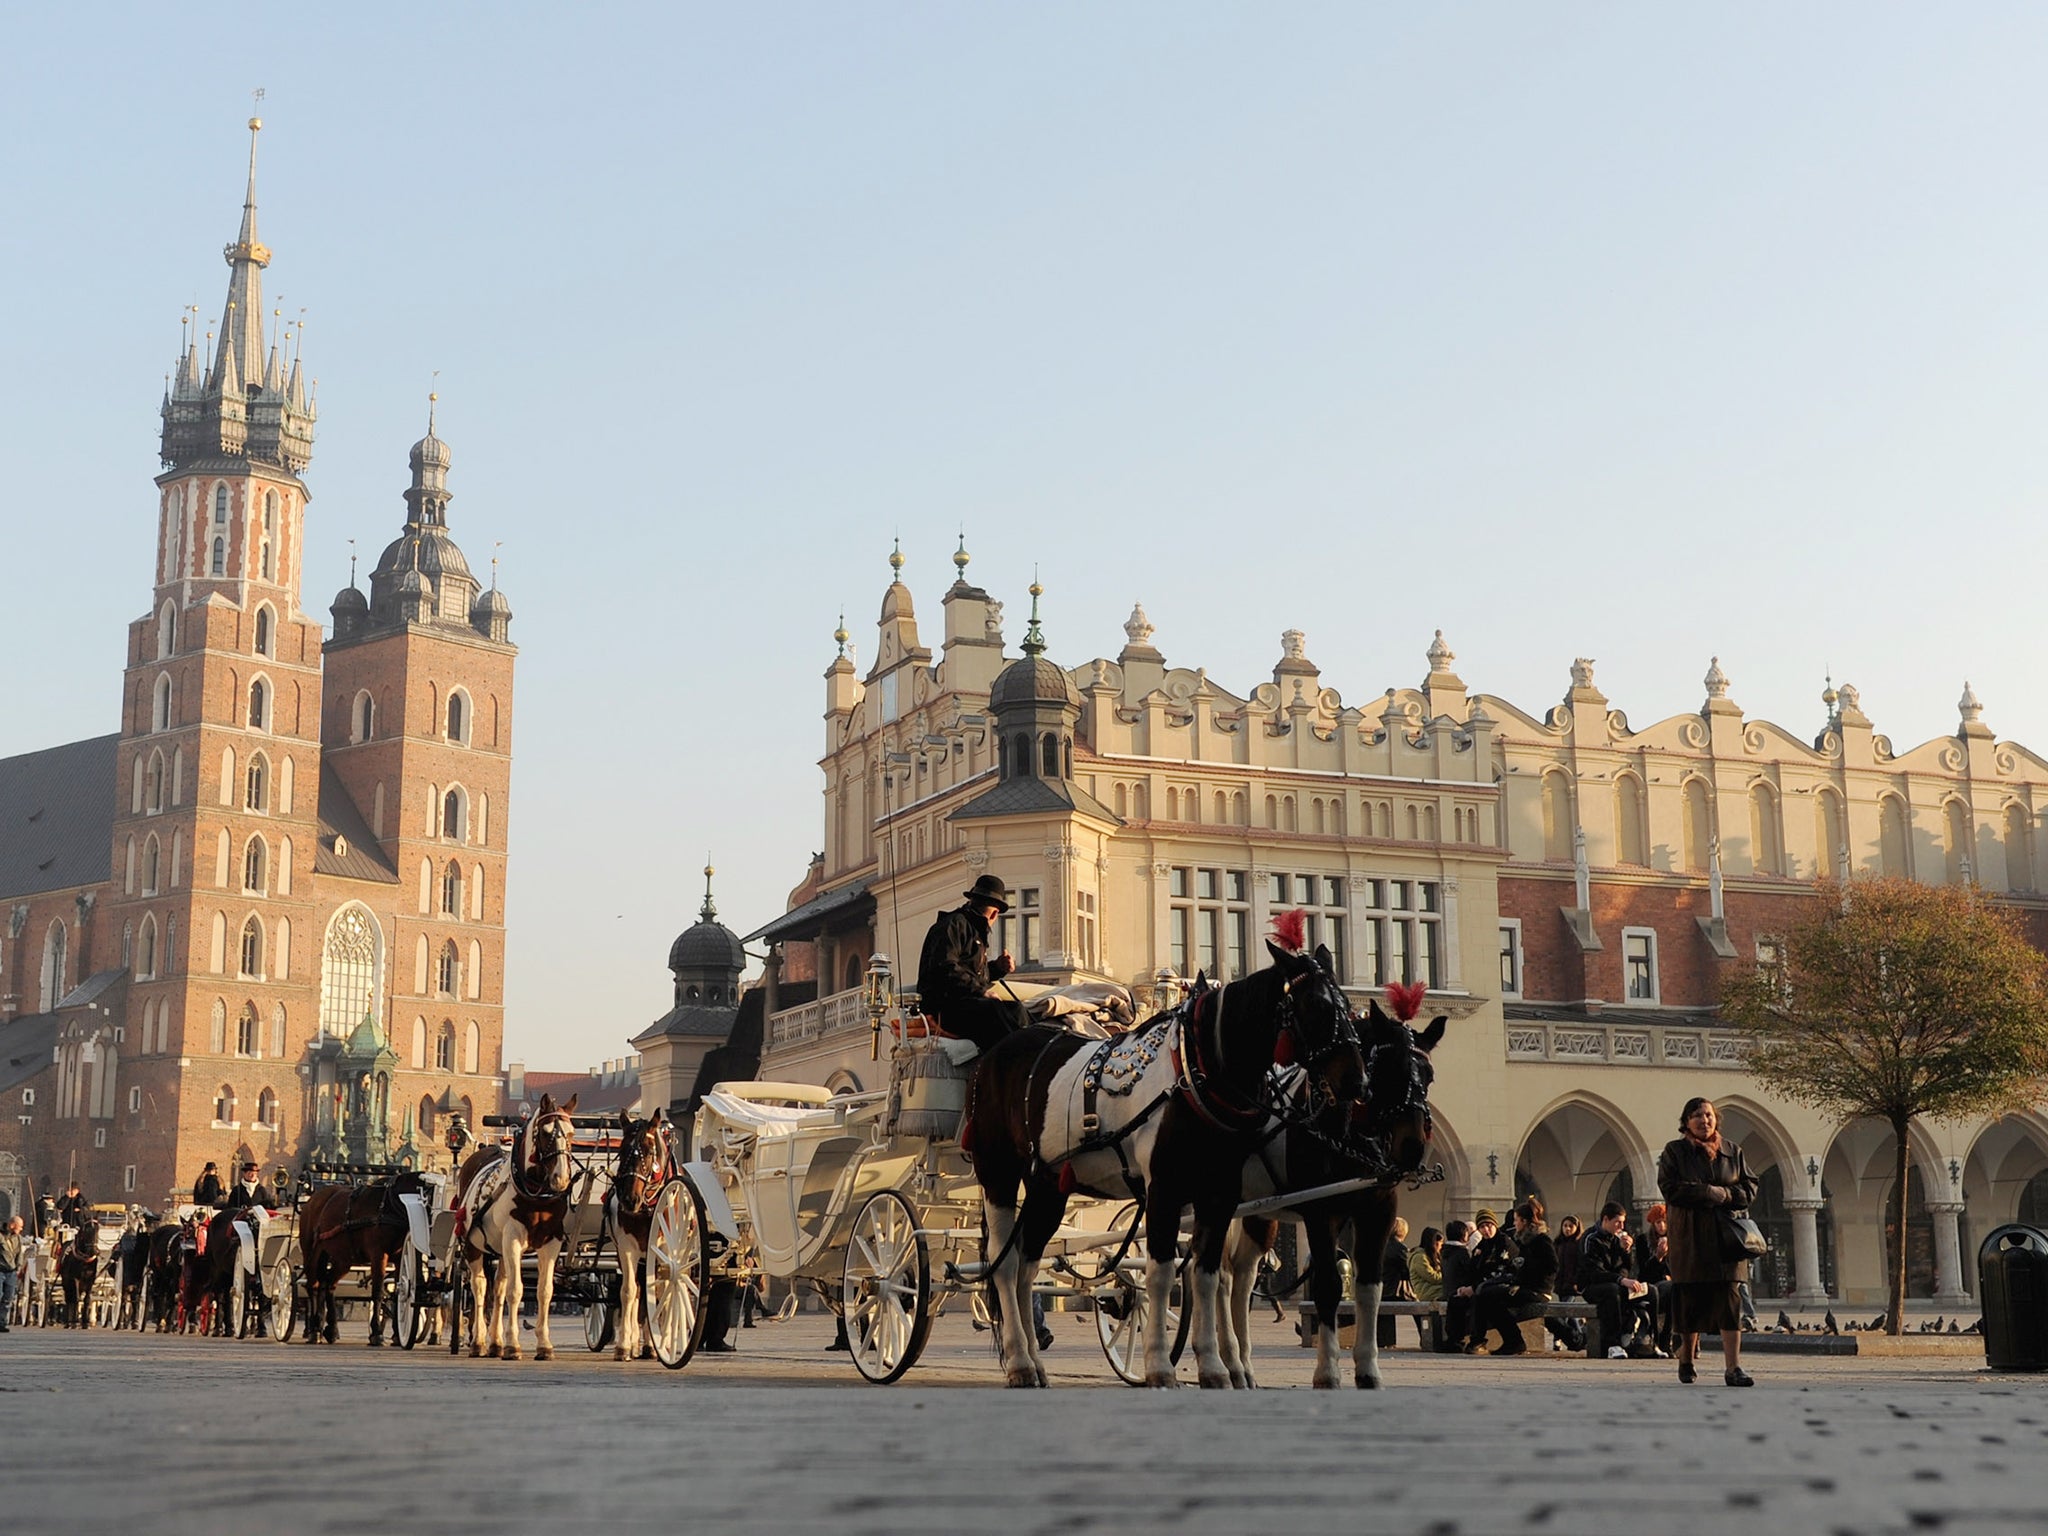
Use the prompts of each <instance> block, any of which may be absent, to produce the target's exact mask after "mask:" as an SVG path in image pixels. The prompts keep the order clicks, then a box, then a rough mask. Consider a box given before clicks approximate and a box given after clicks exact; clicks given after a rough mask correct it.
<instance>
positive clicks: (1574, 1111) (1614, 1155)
mask: <svg viewBox="0 0 2048 1536" xmlns="http://www.w3.org/2000/svg"><path fill="white" fill-rule="evenodd" d="M1645 1156H1646V1153H1645V1150H1644V1148H1643V1147H1642V1145H1641V1143H1640V1142H1639V1141H1638V1140H1637V1139H1636V1137H1635V1134H1634V1132H1633V1130H1632V1129H1631V1128H1630V1127H1628V1125H1627V1123H1626V1122H1625V1121H1624V1120H1623V1119H1622V1117H1621V1116H1620V1115H1618V1114H1616V1113H1614V1112H1612V1111H1610V1110H1608V1109H1607V1108H1606V1106H1604V1105H1600V1104H1596V1103H1594V1102H1593V1101H1591V1100H1588V1099H1583V1098H1573V1099H1567V1100H1565V1101H1564V1102H1563V1103H1561V1104H1559V1105H1558V1106H1557V1107H1556V1108H1554V1109H1552V1110H1550V1111H1549V1112H1548V1113H1547V1114H1545V1115H1544V1116H1543V1118H1542V1119H1540V1120H1538V1121H1537V1122H1536V1124H1535V1125H1534V1126H1533V1127H1531V1128H1530V1131H1529V1134H1528V1136H1527V1137H1525V1138H1524V1140H1523V1142H1522V1146H1521V1150H1520V1151H1519V1152H1517V1153H1516V1155H1515V1182H1514V1190H1515V1198H1516V1199H1517V1200H1520V1199H1524V1198H1526V1197H1527V1196H1529V1195H1536V1196H1538V1197H1540V1198H1541V1199H1542V1201H1543V1204H1544V1206H1545V1208H1546V1209H1547V1210H1548V1212H1549V1218H1550V1225H1551V1226H1552V1228H1555V1227H1556V1226H1557V1223H1558V1222H1559V1220H1560V1219H1561V1218H1563V1217H1565V1216H1576V1217H1578V1218H1579V1220H1580V1222H1581V1223H1582V1224H1585V1225H1591V1224H1592V1222H1594V1221H1597V1220H1598V1219H1599V1215H1600V1207H1601V1205H1602V1204H1603V1203H1604V1202H1605V1201H1607V1200H1610V1199H1617V1198H1618V1199H1621V1200H1623V1202H1624V1203H1625V1204H1627V1205H1628V1207H1629V1212H1630V1215H1631V1217H1640V1215H1641V1212H1640V1210H1639V1209H1638V1208H1637V1206H1636V1205H1635V1203H1634V1194H1635V1189H1634V1183H1635V1179H1634V1172H1633V1170H1634V1169H1635V1167H1636V1166H1638V1165H1639V1164H1640V1163H1642V1161H1643V1159H1644V1157H1645ZM1617 1187H1619V1188H1620V1190H1621V1194H1619V1195H1617V1194H1615V1193H1614V1191H1615V1190H1616V1188H1617Z"/></svg>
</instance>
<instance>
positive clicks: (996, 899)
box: [960, 875, 1010, 912]
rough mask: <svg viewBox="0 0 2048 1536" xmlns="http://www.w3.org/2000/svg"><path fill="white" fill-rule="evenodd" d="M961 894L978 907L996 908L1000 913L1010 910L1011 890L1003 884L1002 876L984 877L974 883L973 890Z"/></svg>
mask: <svg viewBox="0 0 2048 1536" xmlns="http://www.w3.org/2000/svg"><path fill="white" fill-rule="evenodd" d="M960 894H961V895H963V896H965V897H966V898H967V899H968V900H969V901H971V902H973V903H974V905H976V906H977V907H994V908H995V909H996V910H997V911H998V912H1007V911H1009V910H1010V888H1009V887H1008V886H1007V885H1005V884H1003V877H1002V876H1001V875H983V876H982V877H981V878H980V879H978V880H976V881H975V882H974V889H973V890H971V891H962V892H961V893H960Z"/></svg>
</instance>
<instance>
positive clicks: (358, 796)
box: [0, 119, 517, 1209]
mask: <svg viewBox="0 0 2048 1536" xmlns="http://www.w3.org/2000/svg"><path fill="white" fill-rule="evenodd" d="M260 126H261V125H260V124H259V123H257V122H256V121H254V120H253V119H252V120H251V123H250V128H251V133H252V137H251V141H250V161H249V187H248V194H247V197H246V200H245V202H244V204H243V208H242V223H241V229H240V231H239V233H238V235H237V237H236V239H235V240H234V241H233V243H231V244H230V245H229V246H228V247H227V249H226V257H227V264H228V268H229V272H230V277H229V284H228V293H227V300H226V307H225V309H224V312H223V315H222V318H221V319H220V321H219V323H218V326H217V329H209V330H208V331H207V333H206V338H205V341H206V346H205V347H204V349H202V346H201V338H200V336H199V334H198V326H197V324H196V322H195V323H194V325H193V327H192V329H191V331H190V332H189V333H188V335H187V337H186V344H185V347H184V349H183V353H182V355H181V357H180V358H179V360H178V364H177V367H176V369H175V371H174V376H173V378H172V380H171V382H170V384H169V386H168V387H167V389H166V391H165V394H164V399H163V405H162V418H163V423H162V439H161V454H162V459H163V463H164V472H163V473H162V474H161V475H159V476H158V477H157V480H156V488H157V493H158V495H157V499H158V516H157V530H156V537H155V541H154V552H153V556H152V558H151V561H150V567H151V582H150V594H149V602H148V610H147V612H146V613H144V614H143V615H142V616H140V617H138V618H137V619H136V620H135V621H134V622H133V623H132V624H130V626H129V629H128V636H127V644H126V652H127V663H126V670H125V672H124V674H123V679H122V688H121V697H120V710H119V715H118V728H117V729H116V730H115V731H114V732H113V733H112V734H109V735H105V736H100V737H95V738H93V739H91V740H88V741H81V742H73V743H69V744H67V745H63V746H57V747H52V748H48V749H45V750H43V751H39V752H31V753H27V754H24V755H22V756H19V757H15V758H11V759H8V760H6V761H4V762H0V821H4V826H5V827H6V829H7V830H6V832H5V835H4V838H0V914H4V926H0V1092H4V1093H5V1094H6V1095H7V1096H8V1100H9V1103H8V1109H9V1110H10V1113H9V1114H7V1115H6V1116H5V1117H4V1119H0V1209H4V1208H5V1207H7V1206H9V1205H12V1204H13V1203H14V1202H16V1201H18V1200H19V1198H20V1194H21V1181H22V1180H23V1179H24V1178H33V1179H34V1180H36V1181H37V1183H38V1185H39V1186H40V1185H43V1184H47V1183H48V1182H50V1181H52V1180H61V1179H64V1178H67V1177H71V1176H76V1177H78V1178H79V1179H80V1180H81V1181H82V1182H83V1183H84V1184H85V1186H86V1188H87V1190H88V1192H89V1193H91V1194H92V1195H93V1196H94V1197H95V1198H101V1199H118V1198H121V1197H122V1196H124V1195H130V1194H132V1195H135V1196H137V1197H138V1198H142V1199H146V1200H150V1201H155V1200H159V1199H161V1198H162V1197H163V1196H164V1194H165V1192H166V1191H168V1190H171V1189H174V1188H182V1187H186V1186H189V1185H190V1183H191V1181H192V1179H193V1177H194V1176H195V1175H196V1173H197V1171H198V1170H199V1168H200V1167H201V1166H202V1165H203V1164H204V1163H205V1162H206V1161H208V1160H209V1159H210V1160H213V1161H215V1162H218V1163H219V1164H220V1165H221V1166H222V1167H223V1168H228V1167H231V1166H232V1165H233V1164H234V1163H236V1162H238V1161H240V1160H242V1159H244V1158H254V1159H255V1160H256V1161H258V1162H259V1163H261V1164H262V1165H263V1166H264V1168H265V1169H266V1170H267V1169H269V1168H270V1167H271V1166H273V1165H274V1164H276V1163H278V1162H296V1161H297V1160H299V1159H301V1158H305V1157H309V1156H315V1155H318V1156H325V1157H347V1158H350V1159H363V1158H370V1159H374V1160H378V1161H382V1160H385V1159H389V1158H396V1157H401V1156H410V1157H414V1158H432V1157H435V1156H437V1155H440V1154H439V1152H438V1143H437V1141H436V1139H435V1138H436V1134H437V1130H438V1123H439V1121H440V1119H441V1117H442V1116H444V1115H446V1114H447V1113H449V1112H451V1111H453V1112H460V1113H462V1114H463V1115H464V1116H465V1117H466V1118H467V1119H469V1120H470V1121H471V1122H472V1123H474V1121H475V1119H476V1118H477V1117H478V1116H479V1115H481V1114H485V1113H490V1112H493V1111H495V1110H496V1109H497V1107H498V1100H499V1071H500V1065H501V1063H500V1056H501V1042H502V1039H503V1033H504V991H503V979H504V911H505V908H504V901H505V881H506V873H507V867H508V866H507V846H508V837H507V833H508V830H509V829H508V815H507V813H508V806H509V800H508V791H509V787H510V781H511V762H512V758H511V748H512V682H513V663H514V658H515V656H516V654H517V652H516V648H515V647H514V646H513V645H512V643H511V641H510V639H509V638H508V631H509V628H510V624H511V617H512V611H511V606H510V604H509V602H508V601H507V600H506V598H505V595H504V594H503V593H502V592H500V591H498V590H497V588H496V586H495V584H493V585H491V586H490V587H488V588H486V587H485V586H484V585H483V583H482V582H480V581H479V580H478V579H477V577H476V576H475V575H474V574H473V573H472V572H471V570H470V568H469V566H468V564H467V562H466V561H465V560H464V558H463V556H462V552H461V550H460V549H458V548H457V547H456V545H455V543H454V541H453V539H452V538H451V537H450V535H449V532H448V516H447V513H448V504H449V500H450V495H449V491H448V486H447V475H448V467H449V459H450V455H449V451H448V446H447V444H446V443H444V442H443V441H442V440H441V439H440V438H439V437H437V436H436V435H435V433H434V425H433V412H432V410H431V408H430V410H429V412H428V423H427V435H426V436H425V437H423V438H422V439H421V440H420V441H419V442H418V443H416V444H414V445H413V448H412V453H411V484H410V486H409V487H408V488H407V489H406V491H405V493H404V501H405V515H404V520H403V526H402V528H401V529H400V530H399V532H398V535H397V537H396V538H395V539H394V540H393V541H392V542H391V543H390V545H389V546H388V547H387V548H386V549H385V550H384V552H383V555H382V556H381V557H380V558H379V560H378V562H377V565H376V568H375V569H374V570H373V571H372V572H371V575H370V591H369V595H368V596H367V597H366V596H365V595H364V594H363V593H362V592H361V591H360V590H359V589H357V588H356V587H355V586H354V585H353V584H351V585H350V586H349V587H348V588H346V589H345V590H344V591H343V592H342V593H341V594H340V595H339V596H338V597H336V599H335V600H334V605H333V620H334V628H333V633H332V634H331V635H328V636H325V637H323V635H322V632H321V626H320V624H319V623H318V622H317V621H316V620H314V619H313V618H311V617H309V616H308V615H307V614H306V612H305V611H304V610H303V609H302V608H301V606H300V596H301V586H302V576H303V569H304V557H305V542H304V541H305V529H306V523H305V517H306V505H307V501H308V496H309V493H308V490H307V487H306V483H305V481H304V479H303V478H302V476H303V475H304V472H305V470H306V467H307V465H308V463H309V462H310V460H311V457H312V448H313V429H314V422H315V417H316V410H315V404H314V398H313V390H312V387H311V385H310V383H309V382H308V380H307V377H306V375H305V372H304V369H303V367H302V364H301V359H300V357H299V355H298V336H297V332H296V331H294V330H293V329H292V328H291V327H289V326H287V325H285V324H284V323H283V322H282V320H281V319H280V318H279V317H278V315H277V313H276V312H273V313H272V315H271V319H270V321H269V322H266V319H265V314H264V305H263V292H262V273H263V271H264V269H265V268H267V267H268V266H269V264H270V257H271V253H270V249H269V248H268V247H267V246H265V245H264V244H263V243H262V242H261V241H260V240H259V239H258V238H257V231H256V179H255V138H254V133H255V130H256V129H258V128H259V127H260ZM97 558H98V559H99V561H100V563H101V564H102V565H104V564H105V557H104V554H103V553H102V554H99V555H98V556H97ZM62 654H63V653H62V652H61V651H56V652H52V653H51V656H50V657H49V658H46V664H47V662H48V661H50V660H53V659H55V658H59V657H61V655H62Z"/></svg>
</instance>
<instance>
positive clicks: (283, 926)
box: [272, 917, 292, 981]
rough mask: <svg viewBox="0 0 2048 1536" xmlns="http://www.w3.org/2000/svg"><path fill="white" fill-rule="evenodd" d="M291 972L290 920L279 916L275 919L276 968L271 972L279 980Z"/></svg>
mask: <svg viewBox="0 0 2048 1536" xmlns="http://www.w3.org/2000/svg"><path fill="white" fill-rule="evenodd" d="M291 973H292V920H291V919H290V918H288V917H280V918H279V919H278V920H277V969H276V970H275V971H274V972H272V974H273V975H275V976H276V977H277V979H278V980H279V981H283V980H284V979H285V978H286V977H288V976H290V975H291Z"/></svg>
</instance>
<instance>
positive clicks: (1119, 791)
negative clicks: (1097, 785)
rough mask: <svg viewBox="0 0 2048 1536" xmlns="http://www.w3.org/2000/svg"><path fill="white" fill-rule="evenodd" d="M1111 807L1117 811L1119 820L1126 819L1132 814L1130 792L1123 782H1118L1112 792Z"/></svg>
mask: <svg viewBox="0 0 2048 1536" xmlns="http://www.w3.org/2000/svg"><path fill="white" fill-rule="evenodd" d="M1110 809H1112V810H1114V811H1115V812H1116V814H1117V819H1118V820H1119V821H1122V820H1124V819H1126V818H1127V817H1129V815H1130V814H1131V797H1130V792H1129V791H1128V790H1126V789H1125V788H1124V786H1123V785H1122V784H1118V785H1117V786H1116V787H1115V789H1114V791H1113V792H1112V798H1111V800H1110Z"/></svg>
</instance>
